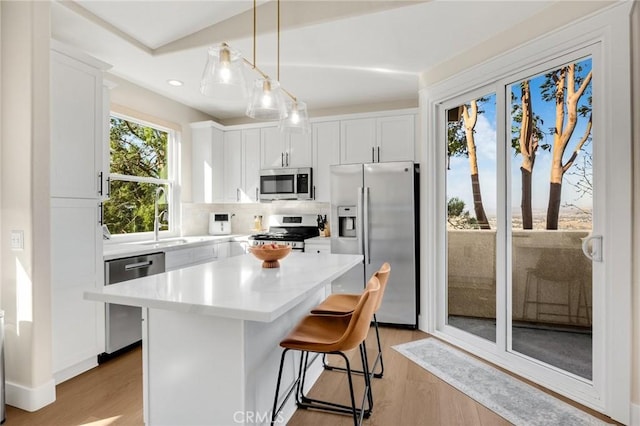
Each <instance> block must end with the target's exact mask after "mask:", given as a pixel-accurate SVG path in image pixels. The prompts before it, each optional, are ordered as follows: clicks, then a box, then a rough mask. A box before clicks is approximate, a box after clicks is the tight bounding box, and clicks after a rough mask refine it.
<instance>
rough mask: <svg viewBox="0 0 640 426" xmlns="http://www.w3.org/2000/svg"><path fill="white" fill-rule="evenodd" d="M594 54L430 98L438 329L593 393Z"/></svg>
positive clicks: (596, 335)
mask: <svg viewBox="0 0 640 426" xmlns="http://www.w3.org/2000/svg"><path fill="white" fill-rule="evenodd" d="M592 63H593V59H592V56H591V55H590V54H588V53H582V54H581V53H575V54H572V55H569V56H565V57H560V58H557V59H555V60H553V61H548V62H547V63H545V64H544V65H540V66H537V67H533V68H531V69H528V70H525V71H522V72H519V73H517V74H514V75H511V76H510V77H508V78H505V79H502V80H500V81H497V82H495V83H493V84H490V85H487V86H484V87H482V88H480V89H476V90H474V91H470V92H468V93H466V94H462V95H459V96H456V97H455V98H451V99H450V100H448V101H446V102H443V103H442V104H440V105H439V106H438V115H437V119H438V120H439V123H438V124H439V126H438V128H439V133H438V134H439V138H438V140H439V142H438V143H439V144H440V148H439V152H440V153H441V156H440V161H441V164H440V165H439V167H440V169H441V176H442V178H443V179H442V181H443V191H442V192H441V194H442V195H441V198H440V200H439V202H441V203H443V204H445V205H446V214H443V215H441V216H440V218H439V221H440V225H439V227H440V229H441V231H440V232H442V234H441V235H443V243H444V244H445V247H446V250H445V253H446V254H445V256H444V261H443V265H442V267H443V268H444V271H445V272H444V274H443V275H442V276H443V277H444V278H445V280H444V283H443V286H444V287H443V288H442V294H443V295H444V296H443V297H442V298H441V301H442V306H441V307H440V312H441V313H442V318H441V320H440V321H441V326H440V329H441V331H443V332H444V334H445V335H446V336H449V337H451V339H452V340H453V341H455V342H458V343H461V345H462V346H467V347H468V348H476V349H477V350H480V351H483V352H486V353H492V354H494V355H497V356H498V357H499V358H498V359H500V360H501V361H502V362H505V363H506V364H507V365H512V366H513V367H514V368H513V369H514V371H518V372H520V373H521V374H523V373H522V372H524V374H523V375H525V376H527V377H530V378H536V377H539V378H542V379H541V381H542V382H545V383H550V384H552V385H551V386H550V387H552V388H562V389H567V392H568V393H569V394H571V393H575V394H580V395H590V397H592V398H593V399H594V400H598V399H599V398H600V393H599V392H600V391H599V390H598V389H596V388H597V387H598V386H599V385H601V383H600V381H599V380H600V379H601V377H599V378H597V379H596V380H594V372H595V371H601V369H600V368H599V365H597V363H598V362H600V361H601V360H602V356H600V355H601V354H602V353H603V345H604V336H603V334H602V332H601V331H602V327H601V326H600V327H599V326H598V323H597V321H599V320H600V319H601V318H602V317H601V316H598V315H596V313H597V312H598V311H599V309H600V308H599V307H598V305H597V300H598V298H597V297H595V294H597V291H598V289H599V288H601V286H602V281H603V280H602V279H601V278H598V277H601V276H602V275H597V274H595V275H594V270H598V268H599V270H600V271H601V270H602V267H601V266H598V265H601V264H602V262H601V261H600V260H601V259H599V258H597V255H598V254H599V253H598V251H599V248H600V242H601V238H591V237H592V236H593V234H594V229H595V228H594V224H596V223H597V221H598V209H597V208H596V204H595V203H594V199H595V198H597V197H598V195H599V194H598V193H597V192H596V190H595V189H596V188H597V187H598V185H597V183H596V182H595V179H597V177H598V174H597V173H595V172H594V169H595V168H596V166H597V165H598V164H601V163H602V161H601V158H599V157H598V155H599V154H600V153H602V150H599V149H598V144H602V143H603V142H602V141H601V140H598V139H597V138H594V131H593V130H594V129H593V124H592V118H591V117H592V113H593V111H594V110H597V108H598V104H597V103H596V102H594V96H593V93H594V91H595V90H596V89H595V88H594V87H593V72H594V71H593V69H592V68H593V64H592ZM587 238H589V241H586V239H587ZM583 243H584V245H585V250H583ZM594 255H595V257H596V259H595V260H596V262H594V260H593V259H592V257H594ZM594 264H595V265H596V266H594ZM594 292H595V293H594ZM594 303H595V306H594ZM594 354H596V356H594Z"/></svg>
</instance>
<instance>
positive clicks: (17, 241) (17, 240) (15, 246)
mask: <svg viewBox="0 0 640 426" xmlns="http://www.w3.org/2000/svg"><path fill="white" fill-rule="evenodd" d="M23 249H24V231H22V230H18V231H14V230H12V231H11V250H23Z"/></svg>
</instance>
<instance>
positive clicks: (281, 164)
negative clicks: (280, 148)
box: [280, 152, 284, 167]
mask: <svg viewBox="0 0 640 426" xmlns="http://www.w3.org/2000/svg"><path fill="white" fill-rule="evenodd" d="M280 167H284V152H281V153H280Z"/></svg>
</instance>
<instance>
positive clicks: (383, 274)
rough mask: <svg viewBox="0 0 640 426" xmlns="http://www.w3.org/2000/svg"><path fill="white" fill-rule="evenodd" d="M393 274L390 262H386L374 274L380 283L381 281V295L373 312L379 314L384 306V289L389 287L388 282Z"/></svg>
mask: <svg viewBox="0 0 640 426" xmlns="http://www.w3.org/2000/svg"><path fill="white" fill-rule="evenodd" d="M390 273H391V265H389V262H384V263H383V264H382V266H381V267H380V269H378V271H377V272H376V273H375V274H374V275H375V276H376V277H377V278H378V281H380V295H379V296H378V302H377V303H376V308H375V309H374V311H373V312H378V309H380V305H381V304H382V298H383V297H384V289H385V288H386V287H387V281H389V274H390Z"/></svg>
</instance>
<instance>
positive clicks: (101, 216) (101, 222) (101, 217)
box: [98, 203, 104, 226]
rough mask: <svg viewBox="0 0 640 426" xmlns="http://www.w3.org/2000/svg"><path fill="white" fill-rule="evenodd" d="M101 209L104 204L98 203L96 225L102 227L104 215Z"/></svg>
mask: <svg viewBox="0 0 640 426" xmlns="http://www.w3.org/2000/svg"><path fill="white" fill-rule="evenodd" d="M103 207H104V204H102V203H98V225H100V226H102V225H104V223H103V219H104V218H103V216H104V213H103V212H102V209H103Z"/></svg>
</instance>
